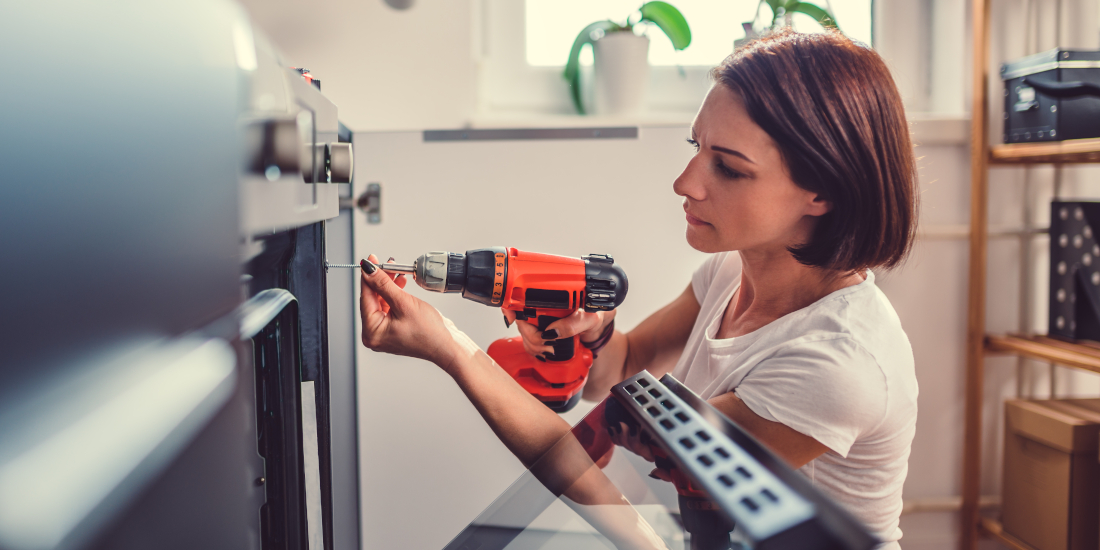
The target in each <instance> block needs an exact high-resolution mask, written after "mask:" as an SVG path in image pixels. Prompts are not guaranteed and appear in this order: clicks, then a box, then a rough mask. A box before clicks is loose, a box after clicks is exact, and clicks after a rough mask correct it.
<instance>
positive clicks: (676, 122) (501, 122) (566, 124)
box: [467, 111, 970, 146]
mask: <svg viewBox="0 0 1100 550" xmlns="http://www.w3.org/2000/svg"><path fill="white" fill-rule="evenodd" d="M908 117H909V124H910V128H911V131H912V137H913V142H914V143H915V144H917V145H918V146H920V145H925V146H933V145H935V146H946V145H965V144H967V143H968V140H969V139H970V115H969V114H967V113H928V112H915V113H909V114H908ZM694 119H695V113H694V112H686V111H649V112H645V113H640V114H637V115H629V116H623V115H619V116H610V115H577V114H564V113H545V112H533V111H492V112H482V113H477V114H475V115H472V116H471V117H470V118H469V120H468V122H467V126H468V127H469V128H476V129H482V128H593V127H599V128H607V127H616V126H650V127H659V126H681V127H687V126H689V125H690V124H691V122H692V121H693V120H694Z"/></svg>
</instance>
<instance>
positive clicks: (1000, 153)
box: [989, 139, 1100, 164]
mask: <svg viewBox="0 0 1100 550" xmlns="http://www.w3.org/2000/svg"><path fill="white" fill-rule="evenodd" d="M989 162H990V163H992V164H1051V163H1053V164H1067V163H1074V164H1079V163H1096V162H1100V139H1074V140H1069V141H1052V142H1050V143H1013V144H1008V145H994V146H993V147H991V148H990V151H989Z"/></svg>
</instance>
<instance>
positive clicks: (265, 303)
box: [237, 288, 298, 340]
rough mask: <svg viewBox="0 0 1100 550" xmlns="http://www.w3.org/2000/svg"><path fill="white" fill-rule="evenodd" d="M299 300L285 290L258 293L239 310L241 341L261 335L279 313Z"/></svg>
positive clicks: (275, 289) (271, 289) (269, 290)
mask: <svg viewBox="0 0 1100 550" xmlns="http://www.w3.org/2000/svg"><path fill="white" fill-rule="evenodd" d="M297 300H298V299H297V298H295V297H294V295H293V294H291V293H290V291H289V290H286V289H283V288H270V289H267V290H265V291H263V292H260V293H257V294H256V295H255V296H253V297H252V298H250V299H249V300H248V301H247V302H245V303H243V304H241V306H240V307H239V308H237V319H238V325H239V326H240V335H241V340H248V339H249V338H252V337H253V336H255V335H257V334H259V333H260V331H261V330H263V329H264V327H266V326H267V324H268V323H270V322H271V320H272V319H274V318H275V317H276V316H277V315H279V312H281V311H282V310H283V308H285V307H286V306H287V305H288V304H290V303H291V302H295V301H297Z"/></svg>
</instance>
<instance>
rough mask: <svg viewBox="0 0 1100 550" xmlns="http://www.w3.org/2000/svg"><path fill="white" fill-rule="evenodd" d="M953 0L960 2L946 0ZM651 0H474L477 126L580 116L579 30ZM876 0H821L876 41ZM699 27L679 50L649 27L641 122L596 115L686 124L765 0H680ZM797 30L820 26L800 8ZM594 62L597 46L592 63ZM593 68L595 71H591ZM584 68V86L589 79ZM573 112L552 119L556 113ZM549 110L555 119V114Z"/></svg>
mask: <svg viewBox="0 0 1100 550" xmlns="http://www.w3.org/2000/svg"><path fill="white" fill-rule="evenodd" d="M943 1H950V2H954V0H943ZM643 2H644V0H524V1H522V2H521V1H518V0H476V1H475V2H474V14H473V17H474V21H475V22H476V23H477V30H475V33H474V34H475V40H474V44H473V50H474V55H475V57H476V58H477V59H478V60H479V66H480V76H479V91H478V105H477V107H476V111H475V112H474V113H472V115H471V123H472V124H473V125H475V126H477V125H483V126H500V125H503V126H510V125H515V124H520V125H524V124H535V125H543V124H557V123H559V121H560V123H561V124H576V121H575V120H572V121H571V120H569V117H570V116H571V115H573V114H574V113H575V111H574V109H573V104H572V101H571V100H570V94H569V87H568V85H567V83H566V82H565V80H563V79H562V75H561V72H562V66H563V65H565V61H566V59H567V58H568V57H569V49H570V46H571V45H572V43H573V40H574V39H575V38H576V36H577V33H579V32H580V30H581V29H583V28H584V27H585V25H588V24H589V23H592V22H594V21H598V20H600V19H608V18H610V19H612V20H620V21H621V20H624V19H625V18H626V16H627V15H630V14H632V13H635V12H636V11H637V9H638V7H639V6H641V4H642V3H643ZM872 2H873V0H818V1H817V3H818V4H819V5H827V4H831V9H832V10H833V11H834V13H835V14H836V17H837V20H838V21H839V22H840V26H841V29H842V30H843V31H844V32H845V33H846V34H848V35H849V36H852V37H853V38H856V39H857V40H861V41H864V42H867V43H871V22H872V6H871V5H872ZM671 3H672V4H673V5H675V6H676V7H677V8H679V9H680V10H681V11H682V12H683V14H684V17H685V18H686V19H687V21H688V24H689V25H690V26H691V29H692V44H691V46H689V47H688V48H687V49H685V50H683V51H680V52H677V51H674V50H673V48H672V45H671V44H670V43H669V41H668V38H667V37H665V36H664V33H662V32H661V31H660V30H659V29H656V28H652V29H649V30H648V31H647V34H648V35H649V37H650V39H651V40H652V42H651V44H650V49H649V59H650V64H651V65H652V67H653V69H652V71H650V84H649V93H648V108H647V112H646V113H645V114H644V115H641V116H640V117H636V118H638V120H629V121H628V120H622V121H619V120H615V121H596V120H594V119H589V120H590V122H591V123H597V122H599V123H641V122H647V123H666V122H667V123H675V124H686V123H688V122H690V121H691V117H692V115H693V114H694V112H695V111H696V110H697V109H698V107H699V103H700V102H701V101H702V99H703V97H704V96H705V95H706V92H707V90H708V89H709V88H710V84H711V82H710V78H709V76H708V72H709V70H710V69H711V67H714V66H715V65H717V64H718V63H719V62H721V61H722V59H724V58H725V57H726V56H727V55H729V53H730V52H732V51H733V42H734V40H737V39H739V38H743V37H744V31H743V30H742V27H741V24H742V23H743V22H745V21H752V20H753V17H754V15H755V14H756V11H757V7H758V4H759V2H758V0H673V1H672V2H671ZM759 12H760V15H759V17H760V20H759V22H758V26H764V25H765V24H767V23H770V22H771V10H770V9H769V8H768V7H767V6H759ZM794 26H795V28H796V29H798V30H801V31H805V32H813V31H814V30H815V29H816V30H819V29H820V26H819V25H817V23H816V22H814V21H813V20H812V19H811V18H809V17H808V16H803V15H802V14H795V18H794ZM585 57H587V63H588V64H589V65H591V59H592V54H591V48H586V49H585V55H584V57H582V60H581V61H582V63H584V62H585V61H586V60H585ZM586 70H588V71H590V68H589V69H586ZM584 74H585V73H584V71H582V86H584V85H585V82H586V80H585V77H584V76H583V75H584ZM563 116H564V117H566V118H560V119H559V118H554V117H563ZM547 117H552V118H553V120H550V119H548V118H547Z"/></svg>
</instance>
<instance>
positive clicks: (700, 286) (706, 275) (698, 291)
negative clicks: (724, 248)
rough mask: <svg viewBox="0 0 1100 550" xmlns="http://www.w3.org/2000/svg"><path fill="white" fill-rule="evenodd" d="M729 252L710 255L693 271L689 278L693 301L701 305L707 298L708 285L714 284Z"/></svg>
mask: <svg viewBox="0 0 1100 550" xmlns="http://www.w3.org/2000/svg"><path fill="white" fill-rule="evenodd" d="M730 254H731V253H730V252H719V253H717V254H711V255H710V256H709V257H707V259H706V260H705V261H704V262H703V264H702V265H700V266H699V268H698V269H696V270H695V273H694V274H693V275H692V276H691V290H692V291H693V292H695V301H696V302H698V303H700V304H702V303H703V299H704V298H706V296H707V291H708V290H710V284H711V283H712V282H714V278H715V276H716V275H717V274H718V271H719V270H720V269H721V268H722V264H723V263H724V262H725V261H726V257H727V256H729V255H730Z"/></svg>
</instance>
